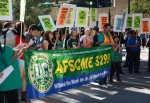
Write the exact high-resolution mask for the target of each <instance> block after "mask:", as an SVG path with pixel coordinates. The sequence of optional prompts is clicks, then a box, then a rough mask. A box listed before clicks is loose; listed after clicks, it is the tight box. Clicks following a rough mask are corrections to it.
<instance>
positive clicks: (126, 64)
mask: <svg viewBox="0 0 150 103" xmlns="http://www.w3.org/2000/svg"><path fill="white" fill-rule="evenodd" d="M126 52H127V55H126V61H125V64H124V66H128V65H129V57H130V51H129V49H128V48H126Z"/></svg>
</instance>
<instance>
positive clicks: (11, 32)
mask: <svg viewBox="0 0 150 103" xmlns="http://www.w3.org/2000/svg"><path fill="white" fill-rule="evenodd" d="M4 29H6V30H7V32H6V37H7V38H6V41H7V43H6V45H8V46H10V47H11V48H14V47H15V34H16V30H15V26H14V24H13V23H11V22H5V23H4ZM2 40H3V36H1V37H0V41H2Z"/></svg>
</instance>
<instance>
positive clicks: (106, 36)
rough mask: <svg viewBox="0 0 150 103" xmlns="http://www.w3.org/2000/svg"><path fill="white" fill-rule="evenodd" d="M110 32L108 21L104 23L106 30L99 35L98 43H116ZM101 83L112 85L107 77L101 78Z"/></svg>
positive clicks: (104, 85) (106, 86) (111, 44)
mask: <svg viewBox="0 0 150 103" xmlns="http://www.w3.org/2000/svg"><path fill="white" fill-rule="evenodd" d="M110 32H111V25H110V24H108V23H106V24H105V25H104V31H103V32H101V33H100V34H99V35H98V43H100V46H103V45H108V46H113V45H114V40H113V38H112V36H111V35H110ZM99 85H100V86H101V87H104V88H108V87H109V86H110V85H109V84H107V77H105V78H102V79H100V81H99Z"/></svg>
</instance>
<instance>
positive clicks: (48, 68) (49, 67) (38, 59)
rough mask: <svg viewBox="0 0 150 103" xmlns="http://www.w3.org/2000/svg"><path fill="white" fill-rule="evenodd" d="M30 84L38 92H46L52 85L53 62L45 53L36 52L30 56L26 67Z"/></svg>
mask: <svg viewBox="0 0 150 103" xmlns="http://www.w3.org/2000/svg"><path fill="white" fill-rule="evenodd" d="M28 73H29V74H28V75H29V80H30V82H31V84H32V85H33V86H34V88H35V89H36V90H37V91H38V92H40V93H46V92H48V91H49V90H50V89H51V87H52V85H53V81H54V79H53V62H52V61H51V60H50V59H49V56H48V55H47V54H45V53H38V54H35V55H33V56H32V57H31V59H30V64H29V68H28Z"/></svg>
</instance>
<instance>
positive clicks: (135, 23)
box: [132, 13, 143, 30]
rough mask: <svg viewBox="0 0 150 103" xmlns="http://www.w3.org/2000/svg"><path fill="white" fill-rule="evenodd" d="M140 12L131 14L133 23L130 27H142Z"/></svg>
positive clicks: (134, 28)
mask: <svg viewBox="0 0 150 103" xmlns="http://www.w3.org/2000/svg"><path fill="white" fill-rule="evenodd" d="M142 16H143V15H142V14H141V13H139V14H133V15H132V18H133V23H132V29H133V30H141V29H142Z"/></svg>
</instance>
